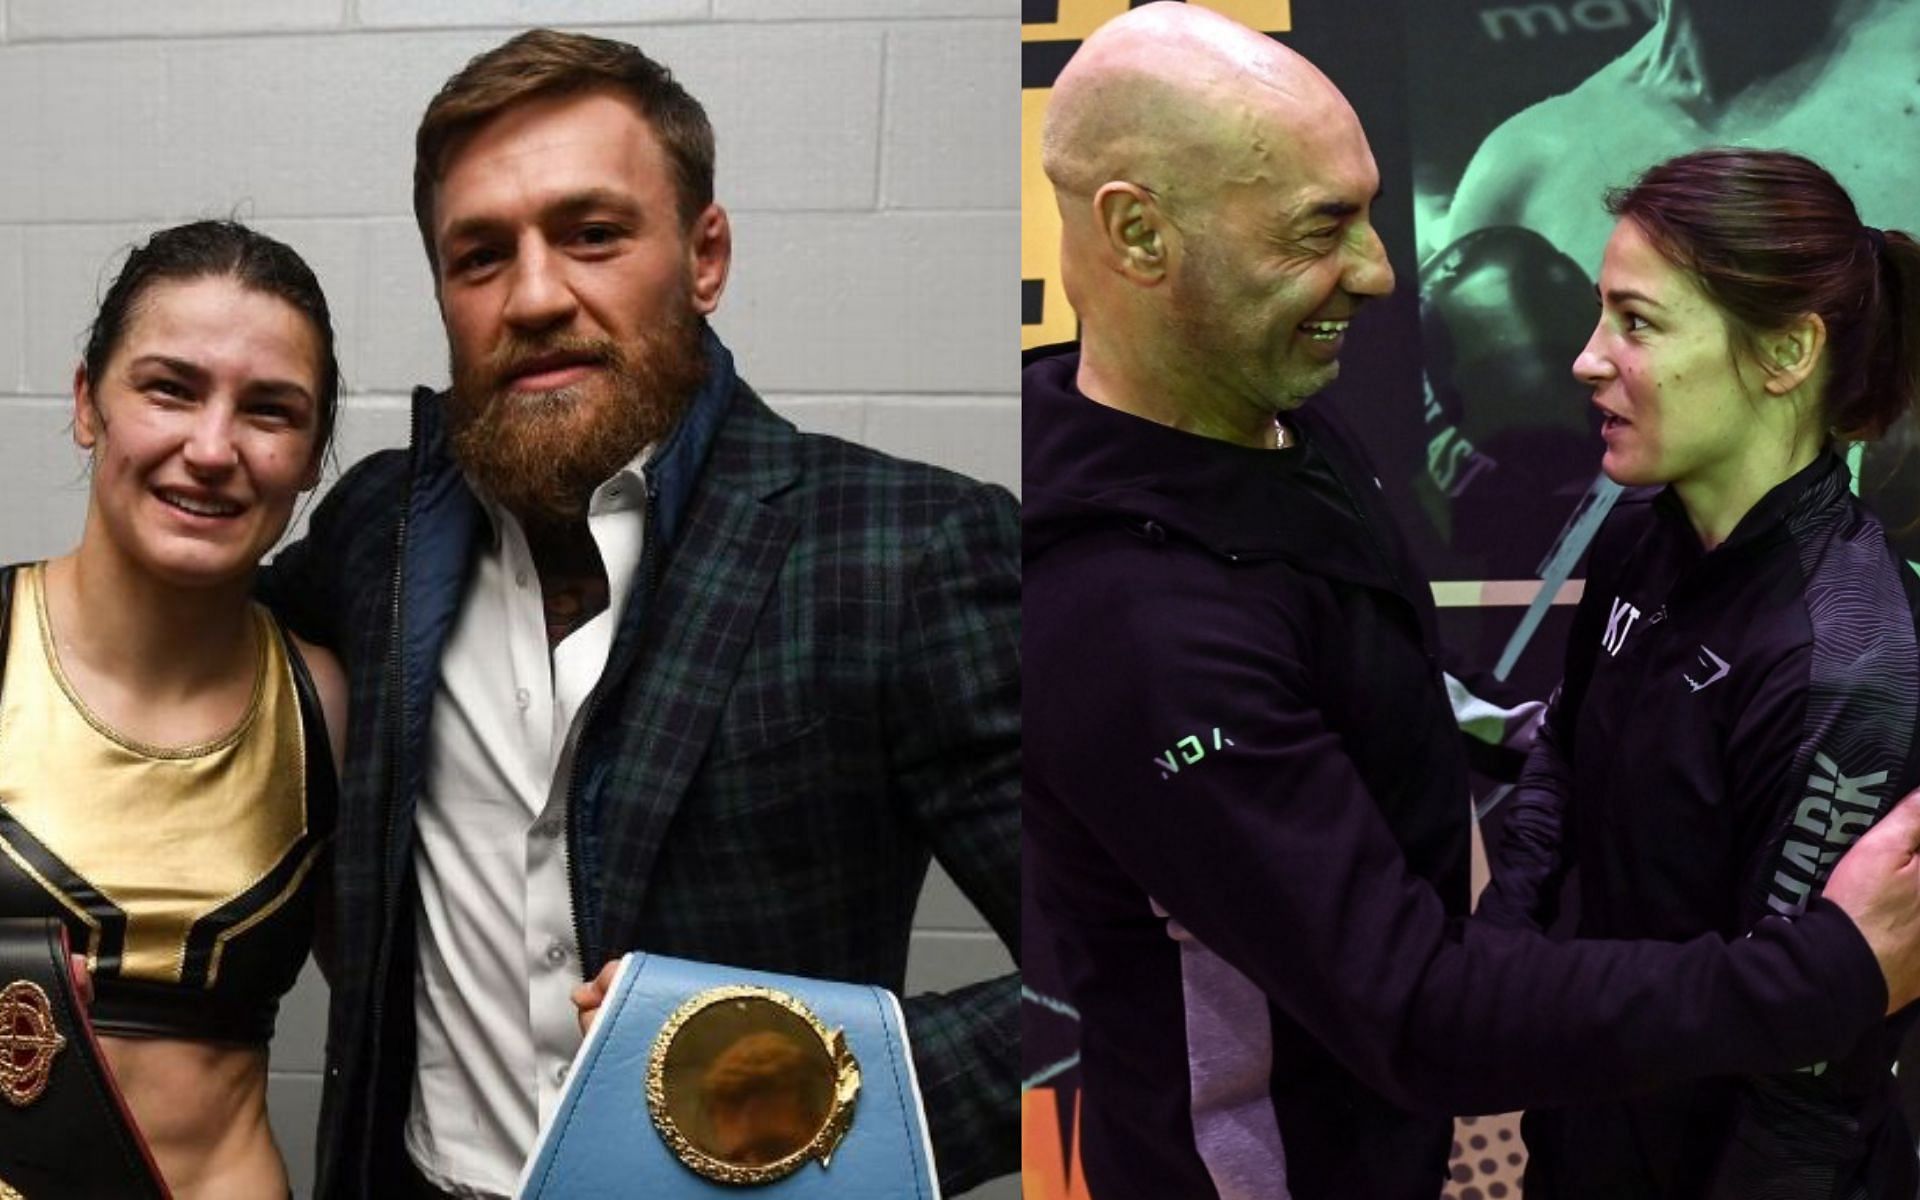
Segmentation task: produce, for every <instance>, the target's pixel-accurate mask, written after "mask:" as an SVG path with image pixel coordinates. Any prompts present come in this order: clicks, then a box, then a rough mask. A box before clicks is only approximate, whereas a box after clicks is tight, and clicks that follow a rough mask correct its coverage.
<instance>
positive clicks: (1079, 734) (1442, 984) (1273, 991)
mask: <svg viewBox="0 0 1920 1200" xmlns="http://www.w3.org/2000/svg"><path fill="white" fill-rule="evenodd" d="M1077 366H1078V356H1077V354H1075V353H1072V352H1071V351H1069V352H1067V353H1064V354H1045V353H1042V354H1038V355H1035V356H1034V357H1033V359H1032V360H1031V361H1030V363H1029V365H1028V366H1027V368H1026V370H1025V372H1024V376H1023V381H1022V397H1023V409H1024V414H1023V438H1024V459H1025V494H1024V497H1023V502H1024V517H1023V520H1024V523H1025V562H1024V570H1025V574H1024V583H1023V589H1024V590H1023V602H1022V619H1023V622H1024V631H1023V662H1024V677H1025V687H1024V733H1025V739H1024V740H1025V768H1024V770H1025V807H1024V821H1025V825H1024V833H1025V838H1026V848H1027V852H1028V854H1029V855H1030V856H1031V860H1032V865H1033V867H1034V868H1035V869H1034V871H1033V872H1032V876H1033V878H1034V879H1035V881H1036V882H1035V898H1036V900H1037V902H1038V903H1039V905H1040V907H1041V909H1042V911H1043V912H1044V914H1045V915H1046V917H1047V920H1048V926H1049V929H1050V931H1051V933H1052V934H1053V936H1054V937H1055V939H1056V941H1057V950H1058V955H1059V960H1060V963H1061V967H1062V971H1063V973H1064V976H1065V981H1066V986H1067V989H1068V993H1069V994H1068V997H1067V998H1068V999H1069V1001H1070V1002H1071V1003H1072V1004H1073V1006H1074V1007H1075V1008H1076V1009H1077V1011H1078V1012H1079V1014H1080V1018H1081V1068H1082V1080H1083V1086H1084V1091H1083V1099H1082V1109H1081V1139H1082V1140H1081V1155H1082V1160H1083V1163H1084V1165H1085V1169H1086V1182H1087V1185H1088V1190H1089V1192H1090V1194H1091V1195H1093V1196H1094V1197H1096V1198H1097V1200H1134V1198H1137V1200H1177V1198H1182V1197H1212V1196H1221V1197H1225V1198H1228V1200H1240V1198H1243V1197H1246V1198H1251V1197H1260V1198H1283V1197H1297V1198H1300V1200H1319V1198H1322V1197H1327V1198H1331V1197H1342V1198H1357V1200H1366V1198H1371V1197H1382V1198H1396V1200H1397V1198H1401V1197H1405V1198H1407V1200H1414V1198H1416V1197H1417V1198H1419V1200H1432V1198H1433V1197H1436V1196H1438V1195H1439V1193H1440V1190H1441V1187H1442V1185H1443V1183H1444V1182H1445V1170H1446V1161H1447V1151H1448V1146H1449V1137H1448V1132H1449V1126H1448V1120H1447V1117H1448V1115H1449V1114H1451V1113H1467V1112H1498V1111H1506V1110H1509V1109H1512V1108H1516V1107H1520V1106H1523V1105H1533V1104H1542V1103H1554V1102H1564V1101H1565V1100H1568V1099H1571V1098H1574V1097H1591V1096H1594V1095H1619V1094H1624V1093H1628V1092H1632V1091H1636V1090H1643V1089H1647V1088H1651V1087H1656V1086H1659V1085H1661V1084H1664V1083H1667V1082H1671V1081H1673V1080H1676V1079H1682V1078H1687V1077H1691V1076H1695V1075H1702V1074H1709V1073H1717V1072H1727V1071H1760V1070H1777V1069H1782V1068H1785V1069H1792V1068H1794V1067H1797V1066H1800V1065H1804V1064H1806V1063H1810V1062H1814V1061H1818V1060H1821V1059H1823V1058H1827V1057H1831V1056H1833V1055H1835V1054H1837V1053H1839V1052H1841V1051H1843V1050H1844V1049H1845V1048H1846V1047H1848V1046H1849V1045H1851V1044H1852V1042H1853V1041H1854V1040H1855V1039H1857V1038H1858V1037H1859V1036H1860V1035H1861V1034H1863V1033H1864V1032H1865V1031H1866V1030H1868V1029H1870V1028H1872V1027H1873V1026H1874V1025H1875V1024H1876V1022H1877V1021H1878V1019H1879V1017H1880V1015H1881V1013H1882V1011H1883V1010H1884V1007H1885V1003H1886V992H1885V984H1884V982H1883V980H1882V978H1881V975H1880V972H1879V969H1878V967H1877V966H1876V965H1875V962H1874V960H1873V957H1872V954H1871V953H1870V952H1869V950H1868V949H1867V946H1866V943H1865V941H1864V939H1862V938H1861V936H1860V935H1859V933H1858V931H1857V930H1856V929H1855V928H1854V927H1853V925H1852V924H1851V922H1849V921H1848V920H1847V918H1846V917H1845V915H1844V914H1842V913H1841V912H1840V911H1839V910H1838V909H1837V908H1835V907H1833V906H1832V905H1831V904H1830V903H1828V902H1826V901H1816V902H1815V903H1814V904H1813V905H1812V906H1811V907H1810V908H1809V909H1808V910H1807V912H1806V913H1805V914H1804V915H1802V916H1800V917H1799V918H1797V919H1795V920H1792V921H1788V920H1785V919H1782V918H1770V919H1768V920H1766V921H1764V922H1762V923H1761V924H1760V925H1759V926H1758V927H1757V928H1756V930H1755V932H1754V935H1753V936H1752V937H1750V938H1747V939H1745V940H1743V941H1742V942H1741V943H1739V944H1738V945H1736V946H1731V947H1729V946H1728V945H1727V944H1726V943H1724V942H1723V941H1722V940H1721V939H1720V938H1718V937H1702V938H1697V939H1695V940H1693V941H1691V942H1687V943H1684V944H1679V945H1656V944H1651V943H1646V944H1637V943H1636V944H1628V943H1611V944H1589V945H1556V944H1553V943H1550V942H1548V941H1546V940H1545V939H1544V938H1541V937H1539V936H1538V935H1536V934H1533V933H1531V932H1528V931H1522V930H1510V929H1495V928H1491V927H1481V926H1478V925H1476V924H1474V923H1471V922H1463V921H1462V920H1461V916H1462V914H1463V913H1464V911H1465V908H1466V903H1467V845H1468V799H1467V789H1466V775H1465V765H1464V757H1463V751H1462V749H1461V746H1460V742H1459V738H1458V734H1457V732H1456V730H1455V728H1454V725H1453V721H1452V716H1451V713H1450V710H1449V707H1448V702H1447V698H1446V695H1445V690H1444V687H1443V685H1442V682H1441V677H1440V669H1439V667H1438V666H1437V665H1436V655H1437V642H1436V638H1435V632H1434V614H1433V608H1432V601H1431V598H1430V595H1429V593H1428V591H1427V588H1426V585H1425V583H1424V581H1422V580H1421V579H1420V578H1419V576H1418V575H1417V574H1416V573H1415V571H1414V570H1413V568H1412V566H1411V564H1410V563H1409V561H1408V558H1407V555H1406V552H1405V550H1404V548H1403V546H1402V545H1401V543H1400V542H1399V540H1398V538H1397V537H1396V536H1395V534H1394V532H1393V530H1392V528H1391V526H1390V524H1389V522H1388V520H1387V517H1386V514H1385V512H1384V509H1383V506H1382V505H1381V504H1380V502H1379V499H1378V496H1377V491H1378V488H1379V484H1378V483H1377V482H1376V481H1375V480H1374V478H1373V476H1372V474H1371V472H1370V471H1369V470H1368V469H1367V468H1366V467H1365V466H1364V462H1363V460H1362V458H1361V457H1360V456H1359V454H1358V453H1357V452H1356V450H1355V449H1354V448H1353V447H1351V446H1350V445H1348V444H1347V443H1345V442H1344V441H1343V439H1342V438H1341V437H1340V435H1339V434H1338V433H1337V432H1336V430H1335V429H1334V427H1333V426H1332V425H1330V424H1329V423H1328V422H1327V421H1325V420H1324V419H1322V418H1321V417H1319V416H1318V415H1316V414H1315V413H1314V412H1313V411H1312V410H1311V408H1309V409H1304V410H1301V411H1300V412H1297V413H1295V414H1293V421H1294V424H1295V428H1296V429H1297V430H1298V431H1299V433H1300V434H1301V437H1302V441H1303V444H1302V445H1300V446H1298V447H1295V448H1293V449H1289V450H1284V451H1273V450H1254V449H1248V448H1244V447H1240V446H1234V445H1230V444H1227V443H1224V442H1220V441H1215V440H1211V439H1206V438H1202V437H1197V436H1194V435H1191V434H1186V433H1182V432H1179V431H1177V430H1173V429H1170V428H1166V427H1163V426H1160V425H1157V424H1154V423H1152V422H1149V421H1145V420H1141V419H1139V418H1137V417H1133V416H1130V415H1127V414H1125V413H1121V412H1119V411H1116V410H1114V409H1110V408H1107V407H1104V406H1102V405H1099V404H1096V403H1094V402H1092V401H1090V400H1088V399H1087V398H1086V397H1084V396H1082V395H1081V394H1080V393H1079V392H1078V391H1077V390H1076V389H1075V387H1074V375H1075V371H1076V369H1077Z"/></svg>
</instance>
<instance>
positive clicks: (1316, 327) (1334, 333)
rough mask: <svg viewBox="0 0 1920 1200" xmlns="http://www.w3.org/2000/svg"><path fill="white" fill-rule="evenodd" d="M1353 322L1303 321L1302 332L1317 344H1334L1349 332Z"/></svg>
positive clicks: (1301, 323) (1301, 324)
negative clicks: (1348, 328) (1348, 327)
mask: <svg viewBox="0 0 1920 1200" xmlns="http://www.w3.org/2000/svg"><path fill="white" fill-rule="evenodd" d="M1351 324H1353V322H1351V321H1302V322H1300V330H1301V332H1302V333H1305V334H1306V335H1307V337H1308V338H1310V339H1311V340H1313V341H1316V342H1334V341H1338V340H1339V339H1340V336H1341V335H1342V334H1344V333H1346V331H1347V326H1349V325H1351Z"/></svg>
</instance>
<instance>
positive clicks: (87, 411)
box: [73, 363, 101, 450]
mask: <svg viewBox="0 0 1920 1200" xmlns="http://www.w3.org/2000/svg"><path fill="white" fill-rule="evenodd" d="M100 426H101V421H100V410H99V409H98V408H95V407H94V404H93V387H92V385H91V383H90V381H89V380H88V379H87V364H85V363H81V364H80V365H79V366H77V367H75V368H74V369H73V444H74V445H76V446H78V447H80V448H81V449H82V450H92V449H93V448H94V446H95V445H96V444H98V443H99V441H100Z"/></svg>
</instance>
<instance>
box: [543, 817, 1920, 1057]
mask: <svg viewBox="0 0 1920 1200" xmlns="http://www.w3.org/2000/svg"><path fill="white" fill-rule="evenodd" d="M1915 820H1916V823H1917V824H1920V818H1916V819H1915ZM1915 915H1916V918H1917V919H1920V913H1917V914H1915ZM1854 920H1856V921H1857V920H1859V918H1858V917H1855V918H1854ZM1874 953H1875V954H1876V955H1877V954H1879V953H1880V951H1879V948H1878V947H1876V948H1875V949H1874ZM1915 958H1916V959H1920V948H1916V951H1915ZM619 968H620V960H619V959H617V958H616V959H614V960H612V961H611V962H609V963H607V965H606V966H604V967H601V968H600V973H599V974H598V975H595V976H594V977H593V978H592V979H589V980H587V982H585V983H583V984H581V985H580V986H579V987H576V988H574V989H573V1006H574V1007H575V1008H577V1009H579V1010H580V1036H581V1037H585V1036H587V1031H588V1030H590V1029H592V1028H593V1019H594V1018H595V1017H597V1016H599V1015H600V1006H601V1005H602V1004H604V1003H605V1002H606V999H607V989H609V988H611V987H612V986H613V973H614V972H615V971H616V970H618V969H619ZM1914 975H1915V977H1916V994H1920V962H1916V963H1915V964H1914Z"/></svg>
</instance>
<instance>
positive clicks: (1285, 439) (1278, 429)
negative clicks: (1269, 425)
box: [1271, 413, 1298, 450]
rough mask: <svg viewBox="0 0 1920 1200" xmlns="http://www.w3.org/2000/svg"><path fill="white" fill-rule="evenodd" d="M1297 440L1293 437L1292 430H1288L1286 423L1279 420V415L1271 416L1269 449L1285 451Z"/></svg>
mask: <svg viewBox="0 0 1920 1200" xmlns="http://www.w3.org/2000/svg"><path fill="white" fill-rule="evenodd" d="M1297 440H1298V439H1296V438H1295V437H1294V436H1293V430H1291V429H1288V428H1287V424H1286V422H1285V421H1282V420H1281V419H1280V414H1279V413H1275V414H1273V446H1272V447H1271V448H1272V449H1274V450H1286V449H1288V448H1290V447H1292V446H1293V445H1294V444H1295V442H1296V441H1297Z"/></svg>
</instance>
